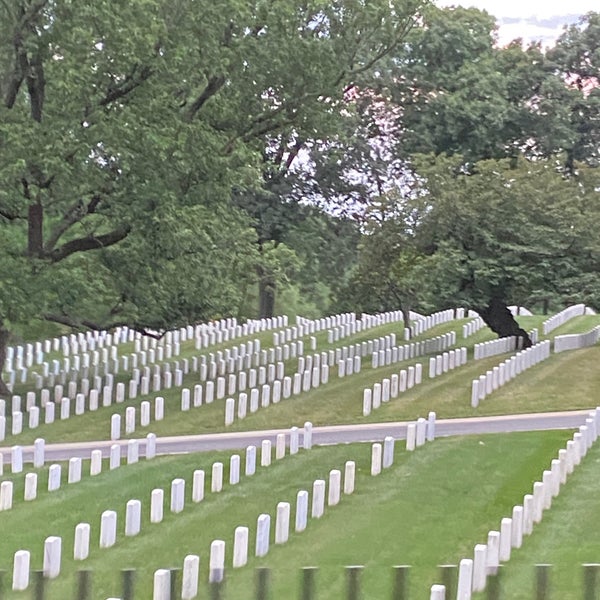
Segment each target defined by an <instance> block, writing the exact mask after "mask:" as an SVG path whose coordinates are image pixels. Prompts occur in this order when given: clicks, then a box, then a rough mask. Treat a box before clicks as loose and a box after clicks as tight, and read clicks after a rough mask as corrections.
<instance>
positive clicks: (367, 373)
mask: <svg viewBox="0 0 600 600" xmlns="http://www.w3.org/2000/svg"><path fill="white" fill-rule="evenodd" d="M507 356H508V355H500V356H496V357H491V358H488V359H483V360H477V361H475V360H472V359H470V360H469V362H468V363H467V364H466V365H465V366H462V367H460V368H458V369H455V370H454V371H449V372H448V373H446V374H444V375H442V376H440V377H436V378H434V379H429V378H428V370H427V367H426V365H428V362H427V361H428V357H424V358H421V359H418V360H420V362H422V363H423V365H424V367H423V383H422V384H421V385H418V386H415V387H414V388H412V389H411V390H408V391H407V392H404V393H402V394H400V395H399V396H398V398H396V399H392V400H391V401H390V402H389V403H387V404H384V405H382V406H381V408H380V409H378V410H374V411H373V412H372V413H371V415H370V416H368V417H363V416H362V395H363V389H364V388H366V387H372V385H373V384H374V383H375V382H380V381H381V380H382V379H383V378H384V377H390V376H391V374H392V373H398V372H399V370H400V369H406V368H407V365H410V364H415V363H416V362H417V360H412V361H404V362H402V363H398V364H397V365H393V366H388V367H383V368H379V369H373V368H371V367H370V365H369V364H365V366H364V367H363V369H362V371H361V372H360V373H358V374H354V375H352V376H350V377H344V378H338V377H337V374H335V375H333V376H331V377H330V381H329V383H328V384H327V385H323V386H321V387H320V388H318V389H313V390H311V391H309V392H305V393H303V394H301V395H299V396H296V397H293V396H292V397H291V398H289V399H287V400H282V401H281V402H280V403H278V404H276V405H273V404H272V405H271V406H269V407H268V408H261V409H259V410H258V411H257V412H256V413H254V414H248V416H247V417H246V418H245V419H243V420H239V419H236V420H235V422H234V423H233V425H231V426H230V427H228V428H225V426H224V414H225V401H224V400H218V401H215V402H213V403H212V404H209V405H203V406H201V407H198V408H192V409H191V410H190V411H189V412H181V410H180V397H181V392H180V390H179V389H171V390H164V391H163V392H161V395H162V396H163V397H164V398H165V419H164V420H163V421H160V422H155V421H152V422H151V423H150V425H149V426H148V427H144V428H140V427H138V429H137V430H136V432H134V433H133V434H131V435H129V436H125V435H123V437H132V438H135V437H137V438H141V437H144V436H145V435H146V434H147V433H149V432H153V433H156V434H157V435H158V436H171V435H186V434H202V433H214V432H219V431H252V430H265V429H276V428H281V429H287V428H289V427H291V426H293V425H296V426H299V427H302V426H303V424H304V422H305V421H311V422H312V423H313V424H314V425H315V426H318V425H336V424H353V423H375V422H384V421H387V422H390V421H410V420H414V419H416V418H418V417H420V416H427V414H428V412H429V411H430V410H433V411H435V412H436V414H437V417H438V418H453V417H477V416H488V415H501V414H511V413H535V412H549V411H563V410H576V409H587V408H594V407H596V405H598V404H599V403H600V402H599V400H600V398H599V396H598V390H599V389H600V370H599V369H597V365H598V363H599V362H600V346H593V347H591V348H586V349H583V350H574V351H569V352H563V353H559V354H552V355H551V356H550V358H548V359H547V360H545V361H543V362H541V363H539V364H537V365H535V366H534V367H532V368H530V369H528V370H527V371H526V372H525V373H522V374H521V375H519V376H517V377H516V378H515V379H513V380H512V381H510V382H509V383H507V384H506V385H504V386H503V387H501V388H500V389H498V390H497V391H495V392H494V393H493V394H491V395H490V396H488V397H487V398H486V399H485V400H483V401H482V402H481V404H480V405H479V407H478V408H476V409H474V408H471V406H470V395H471V391H470V390H471V381H472V380H473V379H475V378H477V377H478V376H479V375H480V374H483V373H485V372H486V370H488V369H491V368H493V366H495V365H497V364H499V363H500V362H501V361H503V360H505V359H506V358H507ZM365 362H366V361H365ZM195 383H197V379H192V376H189V377H188V378H187V379H186V381H185V385H187V386H188V387H191V388H193V385H194V384H195ZM156 395H158V394H153V395H150V396H147V397H145V398H138V399H135V400H129V401H126V402H124V403H122V404H113V405H112V406H110V407H106V408H102V407H101V408H99V410H98V411H96V412H86V413H85V414H83V415H81V416H77V417H74V416H72V417H71V418H70V419H68V420H64V421H61V420H60V419H58V417H57V420H56V421H55V422H54V423H53V424H52V425H40V426H39V427H38V428H37V429H34V430H29V429H27V428H25V429H24V431H23V433H22V434H21V435H19V436H18V437H15V436H11V435H7V436H6V440H5V441H4V442H3V444H2V445H3V446H5V447H6V448H9V447H10V446H11V445H13V444H15V443H18V444H21V445H26V444H31V443H33V441H34V440H35V439H36V438H38V437H42V438H44V439H45V440H46V441H47V442H48V443H52V442H59V441H60V442H69V441H89V440H99V439H109V437H110V418H111V415H112V414H115V413H118V414H121V415H122V423H124V421H125V409H126V408H127V406H136V407H139V405H140V403H141V401H142V400H144V399H146V400H151V401H152V400H153V398H154V396H156ZM72 410H73V408H72ZM137 418H138V419H139V416H138V417H137ZM138 423H139V420H138ZM7 431H10V427H9V426H8V425H7Z"/></svg>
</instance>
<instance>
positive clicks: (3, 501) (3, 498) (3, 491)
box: [0, 481, 13, 511]
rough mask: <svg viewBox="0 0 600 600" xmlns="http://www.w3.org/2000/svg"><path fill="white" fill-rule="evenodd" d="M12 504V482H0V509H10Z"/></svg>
mask: <svg viewBox="0 0 600 600" xmlns="http://www.w3.org/2000/svg"><path fill="white" fill-rule="evenodd" d="M12 504H13V482H12V481H3V482H1V483H0V511H3V510H10V509H11V508H12Z"/></svg>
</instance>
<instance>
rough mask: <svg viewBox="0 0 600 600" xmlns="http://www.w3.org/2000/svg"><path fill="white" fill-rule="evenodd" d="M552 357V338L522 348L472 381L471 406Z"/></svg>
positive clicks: (474, 406)
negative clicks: (524, 348)
mask: <svg viewBox="0 0 600 600" xmlns="http://www.w3.org/2000/svg"><path fill="white" fill-rule="evenodd" d="M549 357H550V340H545V341H543V342H539V343H538V344H535V346H530V347H529V348H527V349H526V350H521V351H519V352H517V353H516V354H514V355H513V356H511V357H510V358H507V359H506V360H505V361H503V362H501V363H500V364H499V365H497V366H495V367H493V368H492V369H489V370H488V371H486V373H485V374H484V375H480V376H479V379H473V381H472V382H471V406H472V407H473V408H477V407H478V406H479V402H480V401H481V400H484V399H485V398H486V396H488V395H489V394H491V393H492V392H494V391H496V390H497V389H498V388H499V387H502V386H503V385H505V384H506V383H508V382H509V381H511V380H512V379H514V378H515V377H516V376H517V375H520V374H521V373H522V372H523V371H526V370H527V369H529V368H530V367H533V366H534V365H537V364H538V363H540V362H542V361H544V360H546V359H547V358H549Z"/></svg>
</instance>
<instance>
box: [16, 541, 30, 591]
mask: <svg viewBox="0 0 600 600" xmlns="http://www.w3.org/2000/svg"><path fill="white" fill-rule="evenodd" d="M29 563H30V554H29V552H28V551H27V550H17V552H15V556H14V562H13V582H12V589H13V590H14V591H22V590H26V589H27V588H28V587H29Z"/></svg>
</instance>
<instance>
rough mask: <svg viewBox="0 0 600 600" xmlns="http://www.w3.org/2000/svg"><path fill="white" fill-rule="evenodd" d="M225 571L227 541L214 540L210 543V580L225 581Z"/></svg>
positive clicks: (212, 581)
mask: <svg viewBox="0 0 600 600" xmlns="http://www.w3.org/2000/svg"><path fill="white" fill-rule="evenodd" d="M224 573H225V542H224V541H223V540H213V541H212V543H211V545H210V558H209V565H208V581H209V582H210V583H218V582H220V581H223V576H224Z"/></svg>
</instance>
